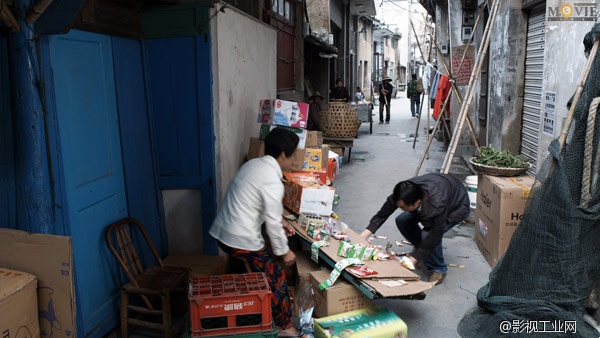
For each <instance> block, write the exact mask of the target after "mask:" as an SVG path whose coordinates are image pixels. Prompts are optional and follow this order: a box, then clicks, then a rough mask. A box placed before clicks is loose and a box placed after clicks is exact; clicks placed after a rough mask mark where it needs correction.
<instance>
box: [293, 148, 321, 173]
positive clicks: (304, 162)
mask: <svg viewBox="0 0 600 338" xmlns="http://www.w3.org/2000/svg"><path fill="white" fill-rule="evenodd" d="M328 155H329V146H328V145H326V144H324V145H322V146H321V147H311V148H305V149H298V150H296V152H295V153H294V159H293V160H292V164H291V165H290V169H292V170H294V171H321V170H326V169H327V162H328Z"/></svg>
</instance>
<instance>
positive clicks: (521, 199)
mask: <svg viewBox="0 0 600 338" xmlns="http://www.w3.org/2000/svg"><path fill="white" fill-rule="evenodd" d="M533 183H534V178H533V177H531V176H529V175H522V176H515V177H497V176H489V175H480V176H479V180H478V184H477V210H476V214H477V216H478V218H479V219H478V221H477V226H476V228H475V235H474V237H475V241H476V242H477V246H478V247H479V249H480V251H481V253H482V254H483V255H484V257H485V258H486V260H487V261H488V263H489V264H490V265H491V266H492V267H493V266H494V265H496V263H497V262H498V260H499V259H500V257H502V255H504V253H505V252H506V249H507V248H508V245H509V243H510V240H511V238H512V235H513V233H514V232H515V230H516V229H517V226H518V225H519V223H520V222H521V218H522V217H523V211H524V210H525V204H526V203H527V200H528V198H529V193H530V191H531V186H532V185H533Z"/></svg>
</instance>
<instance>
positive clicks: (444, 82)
mask: <svg viewBox="0 0 600 338" xmlns="http://www.w3.org/2000/svg"><path fill="white" fill-rule="evenodd" d="M450 86H451V84H450V78H448V75H446V74H442V76H440V82H439V84H438V87H437V92H436V94H435V105H434V106H433V118H434V119H436V120H437V118H438V117H439V116H440V115H441V114H442V106H443V105H444V101H445V100H446V96H448V94H449V93H450ZM446 118H450V99H448V103H447V104H446Z"/></svg>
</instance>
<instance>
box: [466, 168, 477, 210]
mask: <svg viewBox="0 0 600 338" xmlns="http://www.w3.org/2000/svg"><path fill="white" fill-rule="evenodd" d="M465 183H466V184H467V193H468V194H469V202H470V203H469V204H470V205H471V209H475V208H476V207H477V175H472V176H467V178H466V179H465Z"/></svg>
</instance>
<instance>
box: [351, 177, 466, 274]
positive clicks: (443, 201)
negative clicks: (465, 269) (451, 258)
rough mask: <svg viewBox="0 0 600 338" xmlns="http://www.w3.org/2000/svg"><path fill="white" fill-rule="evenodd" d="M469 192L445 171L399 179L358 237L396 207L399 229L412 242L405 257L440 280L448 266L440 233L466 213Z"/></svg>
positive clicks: (372, 230) (371, 231)
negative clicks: (423, 266)
mask: <svg viewBox="0 0 600 338" xmlns="http://www.w3.org/2000/svg"><path fill="white" fill-rule="evenodd" d="M469 204H470V202H469V195H468V193H467V189H466V188H465V186H464V185H463V184H462V182H461V181H459V180H458V179H456V178H455V177H453V176H451V175H448V174H441V173H430V174H425V175H422V176H416V177H413V178H411V179H408V180H405V181H402V182H400V183H398V184H397V185H396V186H395V187H394V191H393V193H392V194H391V195H390V196H388V197H387V199H386V201H385V203H383V205H382V206H381V209H380V210H379V211H378V212H377V213H376V214H375V215H374V216H373V217H372V218H371V221H370V222H369V225H368V226H367V228H366V229H365V230H364V231H363V232H362V233H361V237H363V238H365V239H367V238H368V237H369V236H371V235H372V234H374V233H375V232H376V231H377V230H378V229H379V228H380V227H381V225H382V224H383V223H385V221H386V220H387V219H388V218H389V217H390V216H391V215H392V214H393V213H394V212H395V211H396V210H397V209H398V208H400V209H402V211H403V212H402V213H401V214H400V215H398V216H397V217H396V226H397V227H398V230H400V233H402V235H403V236H404V238H406V239H407V240H408V241H409V242H410V243H412V244H413V246H414V248H413V251H412V252H411V253H410V255H409V256H408V258H409V259H410V260H411V262H412V263H413V264H414V265H415V267H417V268H420V265H421V264H420V263H421V262H423V263H424V265H425V267H426V268H427V269H428V270H429V272H430V275H429V282H432V283H435V284H434V285H438V284H441V283H442V282H443V281H444V278H446V273H447V271H448V266H447V265H446V262H445V261H444V253H443V249H442V238H443V236H444V233H446V232H447V231H448V230H450V229H452V228H453V227H454V226H455V225H456V224H458V223H460V222H462V221H464V220H465V219H467V217H469V214H470V212H471V208H470V205H469Z"/></svg>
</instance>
